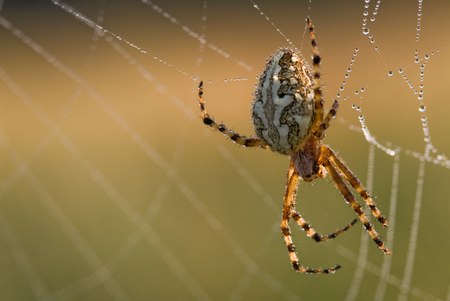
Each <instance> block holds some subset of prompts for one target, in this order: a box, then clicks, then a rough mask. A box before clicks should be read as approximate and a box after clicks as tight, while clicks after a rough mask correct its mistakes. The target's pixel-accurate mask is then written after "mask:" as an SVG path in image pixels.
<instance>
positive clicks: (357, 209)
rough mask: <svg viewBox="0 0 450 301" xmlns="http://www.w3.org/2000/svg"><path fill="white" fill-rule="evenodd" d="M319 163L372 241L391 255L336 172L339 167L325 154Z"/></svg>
mask: <svg viewBox="0 0 450 301" xmlns="http://www.w3.org/2000/svg"><path fill="white" fill-rule="evenodd" d="M319 161H320V163H321V164H323V166H325V168H326V169H327V171H328V173H329V174H330V176H331V178H332V179H333V182H334V185H335V186H336V188H337V189H338V190H339V192H340V193H341V194H342V196H343V197H344V198H345V200H346V201H347V203H349V204H350V206H352V208H353V210H354V211H355V213H356V214H357V215H358V217H359V219H360V220H361V222H362V223H363V225H364V228H365V229H366V230H367V232H369V234H370V236H371V237H372V240H373V241H374V242H375V243H376V244H377V245H378V247H379V248H380V249H381V250H382V251H383V252H384V253H385V254H386V255H390V254H391V251H389V250H388V249H387V248H386V246H385V245H384V242H383V241H382V240H381V238H380V236H379V235H378V233H377V231H375V229H374V228H373V226H372V224H371V223H370V222H369V220H368V219H367V217H366V215H365V214H364V211H363V209H362V207H361V205H360V204H359V203H358V202H357V201H356V199H355V196H354V195H353V194H352V192H351V191H350V189H349V188H348V187H347V185H346V184H345V182H344V179H343V178H342V176H341V175H340V174H339V172H338V171H337V170H336V168H337V169H339V167H335V166H333V163H332V162H330V160H329V159H328V156H327V155H326V154H325V153H322V155H321V157H320V158H319Z"/></svg>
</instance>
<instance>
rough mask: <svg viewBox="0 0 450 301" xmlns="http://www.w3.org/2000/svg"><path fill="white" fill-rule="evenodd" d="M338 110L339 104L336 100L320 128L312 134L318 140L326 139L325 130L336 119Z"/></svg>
mask: <svg viewBox="0 0 450 301" xmlns="http://www.w3.org/2000/svg"><path fill="white" fill-rule="evenodd" d="M338 108H339V103H338V101H337V100H336V99H335V100H334V103H333V105H332V106H331V109H330V111H329V112H328V114H327V116H325V118H324V119H323V120H322V122H321V123H320V124H319V126H318V127H316V129H315V130H313V131H312V132H311V133H312V134H314V136H315V137H316V138H317V139H318V140H322V139H323V138H324V137H325V130H326V129H327V128H328V127H329V126H330V121H331V120H332V119H334V118H335V117H336V114H337V110H338Z"/></svg>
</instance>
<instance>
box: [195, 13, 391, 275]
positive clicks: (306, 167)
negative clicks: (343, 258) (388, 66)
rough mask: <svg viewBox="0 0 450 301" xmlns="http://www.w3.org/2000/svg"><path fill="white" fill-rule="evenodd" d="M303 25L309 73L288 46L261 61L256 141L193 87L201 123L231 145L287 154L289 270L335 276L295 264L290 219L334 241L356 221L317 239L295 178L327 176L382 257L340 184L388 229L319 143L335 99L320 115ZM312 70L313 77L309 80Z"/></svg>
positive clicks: (316, 75) (284, 226) (316, 63)
mask: <svg viewBox="0 0 450 301" xmlns="http://www.w3.org/2000/svg"><path fill="white" fill-rule="evenodd" d="M306 21H307V26H308V30H309V33H310V36H311V45H312V53H313V56H312V57H313V69H312V71H311V68H310V67H309V65H308V63H307V62H306V61H304V60H303V59H300V58H301V54H300V53H299V52H298V51H297V50H296V49H293V48H287V47H284V48H280V49H279V50H278V51H277V52H276V53H274V54H273V55H272V56H271V57H269V59H268V60H267V61H266V68H265V70H264V72H263V73H262V75H261V77H260V79H259V83H258V88H257V90H256V92H255V100H254V101H253V109H252V121H253V124H254V126H255V133H256V137H250V138H247V137H245V136H241V135H239V134H238V133H235V132H234V131H233V130H229V129H228V128H227V127H226V126H225V125H224V124H218V123H217V122H216V121H214V119H213V118H212V117H210V115H209V114H208V113H206V109H205V102H204V100H203V82H200V84H199V87H198V98H199V104H200V110H201V113H202V118H203V123H205V124H206V125H208V126H210V127H212V128H214V129H216V130H218V131H219V132H221V133H223V134H224V135H226V136H228V137H229V138H230V139H231V140H232V141H234V142H235V143H237V144H239V145H242V146H245V147H259V148H264V149H267V148H269V149H270V150H272V151H274V152H277V153H280V154H283V155H288V156H289V158H290V165H289V169H288V172H287V180H286V191H285V195H284V204H283V216H282V221H281V232H282V233H283V236H284V240H285V242H286V245H287V249H288V252H289V259H290V261H291V263H292V267H293V268H294V270H296V271H298V272H302V273H308V274H328V273H334V272H335V271H336V270H338V269H339V268H341V265H336V266H334V267H332V268H327V269H311V268H307V267H304V266H302V265H301V264H300V262H299V260H298V257H297V254H296V251H295V245H294V243H293V240H292V236H291V231H290V228H289V224H288V223H289V220H290V219H291V218H293V219H294V220H295V221H296V222H297V224H298V225H299V226H300V227H302V228H303V230H304V231H305V232H306V233H307V235H308V236H310V237H312V238H313V239H314V240H315V241H317V242H323V241H326V240H328V239H332V238H335V237H337V236H338V235H340V234H342V233H344V232H345V231H347V230H348V229H350V228H351V227H352V226H353V225H354V224H355V223H356V221H357V219H355V220H354V221H352V222H351V223H350V224H348V225H347V226H346V227H344V228H343V229H341V230H338V231H336V232H334V233H331V234H328V235H325V236H321V235H319V234H318V233H317V232H316V231H315V230H314V229H313V228H312V227H311V226H310V225H309V224H308V223H307V222H306V221H305V220H304V219H303V217H302V216H301V215H300V214H299V213H298V212H297V211H296V210H295V196H296V193H297V185H298V182H299V179H300V178H302V179H303V181H306V182H311V181H314V180H315V179H317V178H325V176H326V175H327V173H328V174H329V175H330V177H331V179H332V180H333V182H334V184H335V186H336V188H337V189H338V190H339V192H340V193H341V194H342V196H343V197H344V199H345V201H346V202H347V203H348V204H350V206H351V207H352V209H353V210H354V211H355V213H356V214H357V215H358V217H359V219H360V220H361V222H362V224H363V226H364V228H365V230H366V231H367V232H369V234H370V236H371V237H372V239H373V241H374V242H375V243H376V244H377V246H378V247H379V248H380V249H381V250H382V251H383V252H384V254H386V255H390V254H391V252H390V251H389V250H388V249H387V248H386V246H385V245H384V242H383V241H382V240H381V238H380V237H379V235H378V233H377V232H376V231H375V229H374V227H373V226H372V224H371V223H370V222H369V220H368V219H367V217H366V215H365V214H364V211H363V209H362V207H361V205H360V204H359V203H358V202H357V201H356V199H355V197H354V195H353V194H352V192H351V191H350V189H349V188H348V186H347V184H346V183H345V180H346V181H347V182H348V183H350V185H351V186H352V187H353V188H354V189H355V190H356V191H357V192H358V193H359V194H360V195H361V197H362V198H363V199H364V201H365V202H366V204H367V205H368V207H369V208H370V210H371V211H372V214H373V215H374V216H375V217H376V218H377V220H378V221H379V222H380V223H381V224H382V226H383V227H387V221H386V218H385V217H384V215H383V214H382V213H381V212H380V211H379V210H378V208H377V205H376V204H375V202H374V201H373V200H372V199H371V197H370V195H369V192H368V191H367V190H366V189H365V188H364V187H363V185H362V184H361V182H360V181H359V180H358V178H357V177H356V176H355V175H354V174H353V173H352V172H351V171H350V169H349V168H348V167H347V165H346V164H345V162H344V161H343V160H342V159H341V158H340V157H339V156H338V155H336V153H335V152H334V151H333V150H332V149H331V148H330V147H329V146H328V145H325V144H322V139H323V138H324V137H325V131H326V129H327V128H328V127H329V125H330V121H331V120H332V119H334V118H335V117H336V113H337V110H338V106H339V104H338V101H337V100H335V101H334V103H333V105H332V107H331V109H330V111H329V112H328V113H327V114H326V116H325V117H324V107H323V105H324V100H323V95H322V90H321V86H320V64H321V58H320V55H319V50H318V47H317V43H316V39H315V33H314V27H313V25H312V22H311V20H310V19H309V18H307V20H306ZM311 72H312V76H311Z"/></svg>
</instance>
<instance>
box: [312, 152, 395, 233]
mask: <svg viewBox="0 0 450 301" xmlns="http://www.w3.org/2000/svg"><path fill="white" fill-rule="evenodd" d="M321 151H322V153H324V154H325V155H326V156H327V157H328V158H329V159H330V161H331V162H333V164H334V165H335V166H336V167H337V168H338V170H339V171H340V172H341V173H342V175H343V176H344V178H345V179H346V180H347V181H348V182H349V183H350V184H351V185H352V187H353V188H355V190H356V191H358V193H359V194H360V195H361V197H362V198H363V199H364V201H365V202H366V204H367V206H369V208H370V210H372V214H373V216H375V218H376V219H377V220H378V221H379V222H380V223H381V224H382V225H383V227H387V226H388V224H387V221H386V218H385V217H384V215H383V214H382V213H381V212H380V210H378V208H377V205H376V204H375V202H374V201H373V200H372V198H371V197H370V194H369V192H368V191H367V190H366V189H365V188H364V186H363V185H362V184H361V182H360V181H359V180H358V178H357V177H356V176H355V175H354V174H353V173H352V172H351V171H350V169H348V167H347V166H346V165H345V163H344V162H343V161H342V159H341V158H339V156H338V155H336V153H335V152H334V151H333V150H332V149H331V148H329V147H328V146H327V145H324V144H322V149H321Z"/></svg>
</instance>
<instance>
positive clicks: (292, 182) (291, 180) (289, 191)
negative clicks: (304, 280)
mask: <svg viewBox="0 0 450 301" xmlns="http://www.w3.org/2000/svg"><path fill="white" fill-rule="evenodd" d="M298 181H299V175H298V173H296V172H295V168H294V164H293V162H292V161H291V165H290V166H289V171H288V174H287V180H286V193H285V195H284V205H283V218H282V220H281V232H282V233H283V235H284V241H285V242H286V246H287V248H288V252H289V259H290V260H291V263H292V267H293V268H294V270H296V271H297V272H301V273H306V274H329V273H334V272H335V271H336V270H338V269H339V268H341V265H339V264H338V265H336V266H334V267H332V268H328V269H311V268H307V267H304V266H302V265H301V264H300V262H299V260H298V257H297V253H296V251H295V244H294V242H293V241H292V235H291V230H290V228H289V220H290V218H291V215H292V210H293V208H294V206H295V194H296V192H297V185H298Z"/></svg>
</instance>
